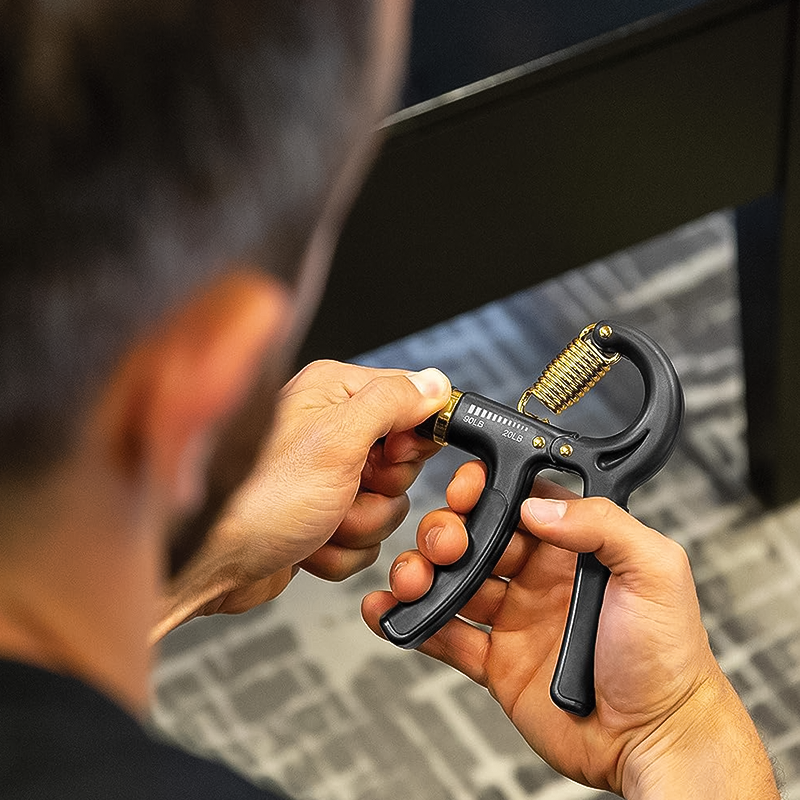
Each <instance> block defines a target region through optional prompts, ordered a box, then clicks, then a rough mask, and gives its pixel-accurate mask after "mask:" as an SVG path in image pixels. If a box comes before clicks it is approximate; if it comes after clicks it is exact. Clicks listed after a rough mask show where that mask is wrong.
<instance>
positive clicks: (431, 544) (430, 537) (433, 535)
mask: <svg viewBox="0 0 800 800" xmlns="http://www.w3.org/2000/svg"><path fill="white" fill-rule="evenodd" d="M443 530H444V528H443V527H442V526H441V525H437V526H436V527H435V528H431V529H430V530H429V531H428V532H427V533H426V534H425V546H426V547H427V548H428V552H429V553H432V552H433V550H434V549H435V548H436V543H437V542H438V541H439V538H440V537H441V535H442V531H443Z"/></svg>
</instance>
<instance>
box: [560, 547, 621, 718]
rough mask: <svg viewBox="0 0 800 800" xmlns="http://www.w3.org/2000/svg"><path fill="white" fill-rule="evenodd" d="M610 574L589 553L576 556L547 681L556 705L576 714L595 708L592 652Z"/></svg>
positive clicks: (583, 713) (582, 715)
mask: <svg viewBox="0 0 800 800" xmlns="http://www.w3.org/2000/svg"><path fill="white" fill-rule="evenodd" d="M610 575H611V573H610V572H609V570H608V567H605V566H603V564H601V563H600V562H599V561H598V560H597V559H596V558H595V556H594V554H593V553H581V554H580V555H579V556H578V565H577V567H576V569H575V581H574V583H573V584H572V600H571V601H570V606H569V614H568V615H567V624H566V626H565V628H564V638H563V640H562V642H561V652H560V653H559V657H558V662H557V664H556V669H555V672H554V673H553V680H552V681H551V683H550V697H551V698H552V700H553V702H554V703H555V704H556V705H557V706H558V707H559V708H563V709H564V711H569V712H570V713H571V714H577V715H578V716H579V717H586V716H588V715H589V714H591V713H592V711H593V710H594V707H595V695H594V652H595V644H596V642H597V626H598V624H599V622H600V611H601V609H602V607H603V597H604V596H605V591H606V584H607V583H608V579H609V577H610Z"/></svg>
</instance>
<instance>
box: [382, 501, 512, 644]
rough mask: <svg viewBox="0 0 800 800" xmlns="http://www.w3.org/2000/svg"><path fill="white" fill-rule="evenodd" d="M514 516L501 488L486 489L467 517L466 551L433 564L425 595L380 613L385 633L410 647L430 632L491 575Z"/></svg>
mask: <svg viewBox="0 0 800 800" xmlns="http://www.w3.org/2000/svg"><path fill="white" fill-rule="evenodd" d="M518 521H519V515H518V514H517V515H516V516H515V515H514V514H513V513H511V512H510V511H509V504H508V501H507V500H506V498H505V496H504V495H503V494H502V493H501V492H499V491H498V490H497V489H492V488H487V489H484V491H483V494H482V495H481V497H480V500H479V501H478V504H477V505H476V506H475V509H474V510H473V512H472V514H471V515H470V517H469V519H468V520H467V532H468V534H469V539H470V544H469V547H468V549H467V552H466V553H465V554H464V555H463V556H462V557H461V558H460V559H459V560H458V561H456V562H455V563H454V564H450V565H447V566H440V567H437V568H436V569H435V571H434V578H433V585H432V586H431V588H430V590H429V591H428V593H427V594H425V595H424V596H423V597H421V598H420V599H419V600H415V601H414V602H412V603H398V604H397V605H396V606H394V608H391V609H389V610H388V611H387V612H386V613H385V614H384V615H383V616H382V617H381V621H380V625H381V629H382V630H383V632H384V634H385V635H386V638H387V639H389V640H390V641H391V642H394V644H396V645H399V646H400V647H406V648H412V647H417V646H418V645H420V644H422V642H424V641H425V640H426V639H428V638H429V637H431V636H433V634H434V633H436V631H438V630H439V629H440V628H441V627H442V626H443V625H444V624H445V623H446V622H448V621H449V620H450V619H452V617H453V616H455V615H456V614H457V613H458V611H459V610H460V609H461V607H462V606H463V605H464V604H465V603H466V602H467V601H468V600H469V599H470V598H471V597H472V595H474V594H475V592H476V591H477V590H478V588H479V587H480V585H481V584H482V583H483V582H484V581H485V580H486V578H488V577H489V575H490V574H491V572H492V569H493V568H494V566H495V564H496V563H497V561H498V559H499V558H500V556H501V555H502V553H503V551H504V550H505V548H506V545H507V544H508V541H509V539H510V538H511V535H512V534H513V533H514V530H515V529H516V527H517V523H518Z"/></svg>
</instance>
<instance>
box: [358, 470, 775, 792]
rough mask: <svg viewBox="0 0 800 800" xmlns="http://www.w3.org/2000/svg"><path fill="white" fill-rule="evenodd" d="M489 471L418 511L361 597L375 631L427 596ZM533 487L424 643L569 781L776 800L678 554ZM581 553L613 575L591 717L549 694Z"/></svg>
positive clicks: (635, 527) (602, 512) (602, 511)
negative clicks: (400, 605) (489, 567)
mask: <svg viewBox="0 0 800 800" xmlns="http://www.w3.org/2000/svg"><path fill="white" fill-rule="evenodd" d="M484 474H485V470H484V469H483V468H482V465H480V464H479V463H476V462H473V463H470V464H467V465H465V466H464V467H462V469H461V470H459V472H458V473H457V474H456V476H455V478H454V479H453V481H452V483H451V485H450V487H449V488H448V494H447V498H448V504H449V506H450V507H449V509H441V510H439V511H435V512H433V513H432V514H429V515H428V516H427V517H426V518H425V519H423V521H422V522H421V524H420V527H419V531H418V540H417V544H418V550H416V551H412V552H407V553H404V554H403V555H402V556H400V557H398V559H397V560H396V561H395V564H394V567H393V569H392V572H391V586H392V591H393V594H390V593H388V592H385V593H381V592H376V593H373V594H372V595H369V596H368V597H366V598H365V600H364V604H363V613H364V618H365V620H366V621H367V623H368V624H369V625H370V627H372V628H373V630H375V631H376V632H378V631H379V628H378V620H379V618H380V616H381V615H382V614H383V613H384V612H385V611H386V610H387V609H388V608H390V607H391V606H392V605H393V604H394V603H395V601H396V600H397V599H402V600H405V601H409V600H413V599H416V598H417V597H421V596H422V595H423V594H424V592H425V591H426V590H427V588H428V587H429V586H430V580H431V576H432V571H433V564H443V563H450V562H452V561H453V560H455V559H456V558H458V557H459V556H460V554H461V553H462V552H463V551H464V548H465V546H466V532H465V529H464V523H463V520H464V519H465V515H466V514H468V513H469V511H470V510H471V509H472V507H473V506H474V504H475V503H476V502H477V499H478V496H479V494H480V492H481V490H482V488H483V485H484V482H485V478H484ZM535 493H536V494H538V495H539V496H538V497H534V498H532V499H530V500H528V501H526V502H525V503H524V504H523V506H522V525H521V526H520V530H519V531H518V532H517V533H516V534H515V536H514V538H513V539H512V542H511V544H510V545H509V547H508V549H507V551H506V553H505V555H504V556H503V557H502V558H501V559H500V562H499V564H498V566H497V569H496V571H495V576H494V577H492V578H490V579H489V580H487V581H486V583H485V584H484V585H483V587H482V588H481V589H480V590H479V591H478V593H477V594H476V595H475V596H474V597H473V599H472V600H470V601H469V603H468V604H467V605H466V606H465V608H464V609H463V610H462V612H461V616H462V617H464V619H454V620H452V621H450V622H449V623H448V624H447V625H446V626H445V627H444V628H443V629H442V630H441V631H439V632H438V633H437V634H436V635H435V636H433V637H431V638H430V639H429V640H428V641H427V642H425V643H424V644H423V645H422V646H421V647H420V648H419V649H420V650H421V651H422V652H424V653H427V654H428V655H431V656H433V657H434V658H437V659H439V660H441V661H443V662H445V663H448V664H450V665H451V666H453V667H455V668H456V669H458V670H460V671H461V672H463V673H465V674H466V675H467V676H469V677H470V678H472V679H473V680H474V681H476V682H477V683H479V684H481V685H482V686H485V687H486V688H487V689H488V690H489V691H490V692H491V693H492V695H493V696H494V697H495V698H496V699H497V701H498V702H499V703H500V704H501V706H502V707H503V709H504V710H505V712H506V714H507V715H508V716H509V718H510V719H511V721H512V722H513V723H514V725H515V726H516V727H517V728H518V729H519V730H520V732H521V733H522V734H523V736H524V737H525V738H526V740H527V741H528V743H529V744H530V745H531V747H532V748H533V749H534V750H536V751H537V752H538V753H539V754H540V755H541V756H542V757H543V758H544V759H545V760H546V761H547V762H548V763H550V764H551V765H552V766H553V767H554V768H555V769H557V770H558V771H559V772H561V773H563V774H564V775H567V776H568V777H570V778H572V779H574V780H576V781H579V782H582V783H586V784H588V785H591V786H594V787H597V788H600V789H606V790H611V791H614V792H617V793H619V794H622V795H623V796H624V797H628V798H672V797H675V798H678V797H680V798H688V797H697V798H712V797H713V798H715V800H716V799H717V798H724V799H725V800H728V799H729V798H755V797H758V798H778V797H779V795H778V791H777V788H776V785H775V782H774V778H773V774H772V768H771V765H770V762H769V759H768V758H767V756H766V753H765V751H764V748H763V745H762V744H761V741H760V739H759V737H758V734H757V733H756V730H755V727H754V726H753V723H752V721H751V720H750V718H749V716H748V714H747V712H746V711H745V709H744V707H743V705H742V704H741V702H740V700H739V699H738V697H737V696H736V694H735V692H734V690H733V688H732V687H731V686H730V684H729V682H728V680H727V679H726V678H725V676H724V675H723V673H722V671H721V669H720V667H719V665H718V664H717V662H716V660H715V659H714V657H713V655H712V653H711V650H710V648H709V645H708V637H707V634H706V631H705V629H704V627H703V625H702V622H701V618H700V608H699V604H698V601H697V595H696V592H695V588H694V583H693V580H692V575H691V570H690V567H689V562H688V558H687V556H686V554H685V552H684V550H683V549H682V548H681V547H680V546H679V545H678V544H676V543H675V542H673V541H671V540H670V539H667V538H665V537H664V536H662V535H661V534H659V533H657V532H656V531H654V530H652V529H650V528H647V527H645V526H644V525H642V524H641V523H639V522H638V521H637V520H636V519H634V518H633V517H631V516H630V515H629V514H627V513H626V512H625V511H623V510H622V509H620V508H618V507H617V506H615V505H614V504H613V503H611V502H610V501H608V500H604V499H601V498H587V499H580V498H576V497H575V496H574V495H571V494H569V493H567V492H566V491H565V490H564V489H562V488H560V487H556V486H554V485H553V484H549V483H547V482H537V484H536V486H535ZM578 552H593V553H595V555H596V556H597V558H598V559H599V560H600V561H601V562H602V563H604V564H605V565H606V566H607V567H608V568H609V569H610V570H611V578H610V580H609V583H608V588H607V590H606V595H605V602H604V605H603V610H602V613H601V617H600V624H599V630H598V640H597V648H596V657H595V690H596V696H597V707H596V710H595V711H594V712H593V713H592V714H591V715H590V716H588V717H586V718H578V717H574V716H572V715H570V714H567V713H566V712H564V711H562V710H560V709H558V708H557V707H556V706H555V705H554V704H553V703H552V701H551V700H550V697H549V684H550V680H551V677H552V674H553V668H554V666H555V662H556V659H557V656H558V652H559V647H560V643H561V636H562V633H563V629H564V622H565V618H566V613H567V608H568V605H569V598H570V594H571V588H572V580H573V573H574V568H575V559H576V556H575V554H576V553H578ZM466 620H470V621H472V622H475V623H480V624H481V625H483V626H486V627H487V628H488V632H487V630H486V628H484V629H481V628H478V627H476V626H474V625H471V624H469V622H467V621H466Z"/></svg>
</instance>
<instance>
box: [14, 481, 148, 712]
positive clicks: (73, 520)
mask: <svg viewBox="0 0 800 800" xmlns="http://www.w3.org/2000/svg"><path fill="white" fill-rule="evenodd" d="M70 483H71V481H69V480H65V481H62V482H61V483H60V485H59V486H58V489H57V490H54V491H52V492H49V493H47V494H46V496H45V493H43V492H42V491H37V492H36V493H35V494H36V496H34V497H30V498H28V500H30V501H31V502H30V503H27V502H25V498H21V497H20V496H19V495H18V496H17V497H16V498H15V499H14V500H13V501H10V502H4V503H0V513H2V517H0V537H2V540H3V541H2V545H3V548H2V549H3V559H2V562H1V563H0V657H3V658H7V659H13V660H17V661H22V662H25V663H29V664H33V665H36V666H40V667H43V668H45V669H48V670H50V671H53V672H57V673H63V674H68V675H72V676H74V677H77V678H79V679H81V680H83V681H84V682H85V683H87V684H89V685H91V686H94V687H95V688H97V689H98V690H100V691H101V692H103V693H104V694H106V695H108V696H109V697H111V698H112V699H113V700H115V701H116V702H117V703H119V704H120V705H122V706H123V707H125V708H126V709H127V710H128V711H130V712H131V713H134V714H137V715H139V714H142V713H143V712H144V711H145V710H146V708H147V704H148V699H149V671H150V648H149V646H148V634H149V629H150V627H151V624H152V621H153V616H154V608H155V604H156V596H157V589H158V586H159V570H160V565H159V563H158V558H157V557H156V556H157V554H156V553H155V552H153V550H154V548H153V546H152V543H151V540H150V539H149V538H148V537H147V536H146V535H145V534H144V533H143V531H142V530H137V529H135V528H133V527H132V526H129V525H126V522H127V521H128V520H126V519H125V516H124V513H120V505H119V503H114V502H113V500H114V499H116V500H119V497H116V498H112V497H109V498H108V500H107V501H106V502H104V501H103V500H101V501H100V502H99V503H98V502H97V498H98V495H101V494H102V492H103V488H104V487H103V486H102V485H97V484H95V485H94V486H92V487H91V490H90V491H87V490H86V488H85V483H84V485H83V487H80V486H70ZM105 488H106V489H107V488H108V487H105ZM112 494H113V492H112ZM88 495H92V496H93V497H94V502H93V503H89V502H86V501H87V496H88ZM0 499H4V500H7V499H8V497H7V495H5V497H3V493H2V492H0ZM111 509H116V512H117V513H116V519H114V517H113V514H109V513H108V512H109V511H110V510H111ZM78 553H80V557H79V558H76V554H78Z"/></svg>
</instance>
